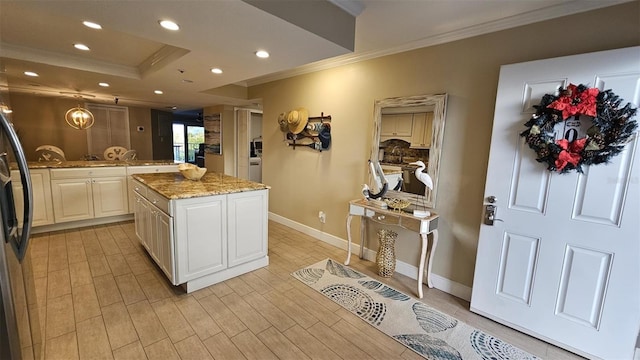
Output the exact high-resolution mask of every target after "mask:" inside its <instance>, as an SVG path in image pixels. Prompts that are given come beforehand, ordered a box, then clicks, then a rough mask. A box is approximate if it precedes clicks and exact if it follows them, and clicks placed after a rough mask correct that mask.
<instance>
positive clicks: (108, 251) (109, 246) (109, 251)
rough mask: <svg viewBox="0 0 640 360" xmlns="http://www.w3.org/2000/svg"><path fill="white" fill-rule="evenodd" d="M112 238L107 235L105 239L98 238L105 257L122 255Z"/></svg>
mask: <svg viewBox="0 0 640 360" xmlns="http://www.w3.org/2000/svg"><path fill="white" fill-rule="evenodd" d="M110 236H111V235H110V234H109V233H107V234H106V236H104V237H101V236H99V237H98V242H99V243H100V247H102V252H104V254H105V255H114V254H120V248H119V247H118V245H117V244H116V242H115V241H114V240H113V239H112V238H111V237H110Z"/></svg>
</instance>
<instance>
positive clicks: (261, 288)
mask: <svg viewBox="0 0 640 360" xmlns="http://www.w3.org/2000/svg"><path fill="white" fill-rule="evenodd" d="M32 240H33V241H32V245H31V248H30V252H31V258H32V262H33V268H34V269H33V270H34V276H35V283H36V287H37V288H36V294H37V297H38V306H39V309H38V310H39V311H38V314H39V318H40V327H41V333H42V336H43V337H44V338H45V339H46V341H45V346H44V357H45V359H56V360H57V359H64V360H67V359H98V358H100V359H216V360H219V359H260V360H262V359H419V358H421V357H419V356H417V355H416V354H415V353H413V352H412V351H411V350H409V349H407V348H405V347H404V346H402V345H400V344H399V343H397V342H396V341H394V340H393V339H391V338H390V337H388V336H386V335H384V334H383V333H381V332H379V331H378V330H376V329H375V328H373V327H372V326H370V325H368V324H367V323H365V322H364V321H362V320H361V319H360V318H358V317H356V316H355V315H352V314H351V313H349V312H348V311H346V310H344V309H343V308H341V307H340V306H338V305H337V304H335V303H333V302H332V301H330V300H328V299H326V298H325V297H324V296H322V295H321V294H319V293H317V292H315V291H314V290H312V289H311V288H309V287H307V286H306V285H304V284H302V283H301V282H299V281H298V280H296V279H294V278H293V277H291V276H290V273H291V272H293V271H295V270H298V269H300V268H302V267H304V266H307V265H311V264H313V263H316V262H318V261H321V260H323V259H326V258H328V257H329V258H333V259H336V260H340V261H343V260H344V259H345V256H346V251H345V250H342V249H338V248H336V247H333V246H331V245H328V244H326V243H323V242H321V241H319V240H316V239H314V238H311V237H310V236H307V235H304V234H302V233H300V232H298V231H296V230H293V229H291V228H288V227H286V226H283V225H281V224H278V223H275V222H270V223H269V258H270V263H269V266H267V267H265V268H261V269H259V270H256V271H253V272H251V273H248V274H245V275H242V276H239V277H236V278H233V279H230V280H227V281H225V282H222V283H219V284H216V285H213V286H210V287H208V288H205V289H202V290H199V291H196V292H193V293H191V294H186V293H185V292H184V291H183V290H182V288H181V287H173V286H172V285H171V284H170V283H169V282H168V281H167V280H166V278H165V277H164V275H163V274H162V272H161V271H160V270H159V268H157V267H156V266H155V264H154V263H153V262H152V260H151V259H150V257H149V256H148V255H147V253H146V252H145V251H144V249H143V248H142V247H141V246H140V245H139V243H138V242H137V239H136V236H135V231H134V224H133V222H123V223H117V224H110V225H102V226H94V227H87V228H81V229H74V230H67V231H60V232H51V233H44V234H36V235H34V236H33V239H32ZM352 259H354V260H352V266H353V267H354V268H356V269H358V270H359V271H361V272H363V273H365V274H367V275H369V276H371V277H373V278H377V279H380V280H381V281H383V282H385V283H387V284H389V285H391V286H394V287H396V288H397V289H398V290H400V291H403V292H405V293H407V294H410V295H413V296H415V295H414V286H415V280H412V279H410V278H407V277H405V276H402V275H399V274H395V275H394V276H393V278H391V279H383V278H380V277H378V276H377V274H376V265H375V264H374V263H372V262H369V261H364V260H359V259H358V257H357V256H355V257H352ZM422 301H423V302H425V303H426V304H428V305H430V306H432V307H434V308H436V309H438V310H440V311H442V312H444V313H447V314H449V315H452V316H454V317H456V318H458V319H459V320H462V321H464V322H466V323H468V324H470V325H472V326H475V327H477V328H479V329H481V330H484V331H486V332H488V333H490V334H493V335H495V336H498V337H500V338H502V339H503V340H505V341H508V342H511V343H512V344H514V345H516V346H519V347H521V348H522V349H524V350H526V351H528V352H530V353H532V354H534V355H537V356H539V357H542V358H545V359H577V358H579V357H578V356H576V355H574V354H571V353H569V352H566V351H564V350H562V349H559V348H557V347H555V346H552V345H549V344H547V343H545V342H543V341H540V340H538V339H535V338H532V337H530V336H527V335H524V334H522V333H520V332H517V331H515V330H512V329H509V328H507V327H505V326H502V325H500V324H497V323H495V322H493V321H490V320H488V319H486V318H483V317H481V316H478V315H476V314H474V313H471V312H470V311H469V303H468V302H467V301H464V300H461V299H458V298H456V297H453V296H451V295H449V294H447V293H444V292H442V291H439V290H436V289H428V288H426V287H425V288H424V299H423V300H422Z"/></svg>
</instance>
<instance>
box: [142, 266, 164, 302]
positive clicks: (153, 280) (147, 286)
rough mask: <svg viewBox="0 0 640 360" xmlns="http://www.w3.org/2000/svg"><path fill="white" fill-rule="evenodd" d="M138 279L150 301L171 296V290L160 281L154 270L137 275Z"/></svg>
mask: <svg viewBox="0 0 640 360" xmlns="http://www.w3.org/2000/svg"><path fill="white" fill-rule="evenodd" d="M136 279H137V280H138V284H140V287H141V288H142V291H144V294H145V295H146V296H147V299H148V300H149V302H156V301H158V300H162V299H166V298H168V297H171V292H170V291H169V290H168V289H167V287H166V286H164V285H163V284H162V283H161V282H160V280H159V279H158V277H157V276H156V275H155V274H154V273H153V272H146V273H144V274H141V275H136Z"/></svg>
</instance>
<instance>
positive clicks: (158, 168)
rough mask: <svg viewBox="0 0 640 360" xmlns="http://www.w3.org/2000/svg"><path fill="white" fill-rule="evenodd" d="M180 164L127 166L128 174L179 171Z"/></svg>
mask: <svg viewBox="0 0 640 360" xmlns="http://www.w3.org/2000/svg"><path fill="white" fill-rule="evenodd" d="M177 171H178V165H177V164H176V165H154V166H127V174H128V175H133V174H153V173H165V172H177Z"/></svg>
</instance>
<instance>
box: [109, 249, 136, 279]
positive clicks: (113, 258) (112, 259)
mask: <svg viewBox="0 0 640 360" xmlns="http://www.w3.org/2000/svg"><path fill="white" fill-rule="evenodd" d="M106 258H107V262H108V263H109V267H110V268H111V273H112V274H113V276H119V275H124V274H129V273H131V268H129V264H127V260H125V258H124V255H122V254H113V255H107V256H106Z"/></svg>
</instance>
